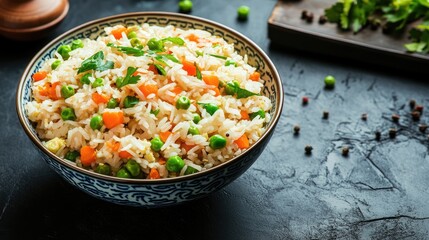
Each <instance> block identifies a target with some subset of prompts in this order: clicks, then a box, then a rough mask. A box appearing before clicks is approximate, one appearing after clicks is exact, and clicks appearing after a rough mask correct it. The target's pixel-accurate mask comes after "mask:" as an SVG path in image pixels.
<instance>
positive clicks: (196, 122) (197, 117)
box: [192, 113, 201, 124]
mask: <svg viewBox="0 0 429 240" xmlns="http://www.w3.org/2000/svg"><path fill="white" fill-rule="evenodd" d="M192 121H193V122H194V123H195V124H198V123H199V122H200V121H201V116H200V115H198V114H197V113H195V114H194V118H193V119H192Z"/></svg>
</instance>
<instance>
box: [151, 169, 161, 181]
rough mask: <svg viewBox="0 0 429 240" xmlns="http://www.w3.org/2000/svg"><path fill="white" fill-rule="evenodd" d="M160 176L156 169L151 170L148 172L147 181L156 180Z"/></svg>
mask: <svg viewBox="0 0 429 240" xmlns="http://www.w3.org/2000/svg"><path fill="white" fill-rule="evenodd" d="M160 177H161V176H160V175H159V172H158V170H157V169H156V168H151V169H150V172H149V179H158V178H160Z"/></svg>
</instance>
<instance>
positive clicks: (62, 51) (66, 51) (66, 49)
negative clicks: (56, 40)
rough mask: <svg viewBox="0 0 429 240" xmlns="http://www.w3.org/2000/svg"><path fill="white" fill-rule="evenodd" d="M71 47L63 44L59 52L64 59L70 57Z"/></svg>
mask: <svg viewBox="0 0 429 240" xmlns="http://www.w3.org/2000/svg"><path fill="white" fill-rule="evenodd" d="M71 50H72V49H71V47H70V46H69V45H61V46H60V47H59V48H58V50H57V52H58V53H59V54H60V55H61V57H63V59H64V60H67V59H69V57H70V54H69V53H70V52H71Z"/></svg>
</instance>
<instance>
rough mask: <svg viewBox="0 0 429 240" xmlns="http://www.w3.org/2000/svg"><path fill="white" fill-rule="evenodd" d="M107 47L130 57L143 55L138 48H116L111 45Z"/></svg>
mask: <svg viewBox="0 0 429 240" xmlns="http://www.w3.org/2000/svg"><path fill="white" fill-rule="evenodd" d="M107 46H109V47H112V48H116V49H118V50H119V51H121V52H123V53H125V54H127V55H131V56H136V57H140V56H143V55H144V51H143V50H141V49H138V48H133V47H124V46H116V45H115V44H113V43H108V44H107Z"/></svg>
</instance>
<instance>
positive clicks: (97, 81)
mask: <svg viewBox="0 0 429 240" xmlns="http://www.w3.org/2000/svg"><path fill="white" fill-rule="evenodd" d="M91 86H92V87H94V88H96V87H101V86H104V79H102V78H96V79H95V80H94V82H93V83H92V85H91Z"/></svg>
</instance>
